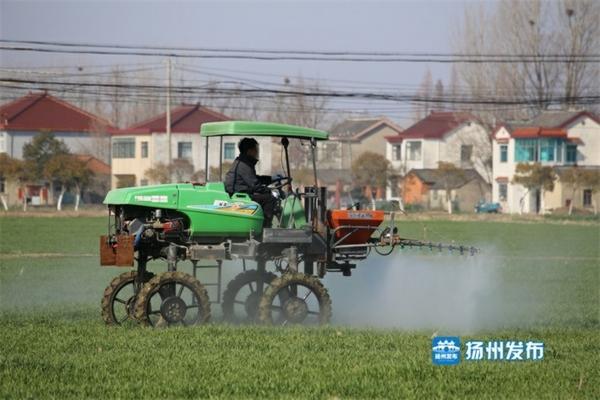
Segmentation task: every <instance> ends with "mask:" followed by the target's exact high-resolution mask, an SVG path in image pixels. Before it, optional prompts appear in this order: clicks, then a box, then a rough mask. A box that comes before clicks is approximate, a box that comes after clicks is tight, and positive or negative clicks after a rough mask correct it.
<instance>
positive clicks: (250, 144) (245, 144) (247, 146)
mask: <svg viewBox="0 0 600 400" xmlns="http://www.w3.org/2000/svg"><path fill="white" fill-rule="evenodd" d="M238 149H239V150H240V155H243V156H249V157H252V158H254V159H255V160H258V142H257V141H256V140H255V139H252V138H243V139H242V140H240V142H239V143H238Z"/></svg>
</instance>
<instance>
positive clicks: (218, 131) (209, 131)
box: [200, 121, 329, 140]
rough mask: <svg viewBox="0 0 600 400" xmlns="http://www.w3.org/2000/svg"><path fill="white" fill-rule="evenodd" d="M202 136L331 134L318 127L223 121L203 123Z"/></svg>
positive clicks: (311, 137)
mask: <svg viewBox="0 0 600 400" xmlns="http://www.w3.org/2000/svg"><path fill="white" fill-rule="evenodd" d="M200 136H205V137H211V136H272V137H281V138H284V137H286V138H294V139H307V140H327V139H328V138H329V134H328V133H327V132H324V131H319V130H317V129H311V128H304V127H301V126H295V125H285V124H276V123H273V122H254V121H223V122H208V123H205V124H202V128H201V129H200Z"/></svg>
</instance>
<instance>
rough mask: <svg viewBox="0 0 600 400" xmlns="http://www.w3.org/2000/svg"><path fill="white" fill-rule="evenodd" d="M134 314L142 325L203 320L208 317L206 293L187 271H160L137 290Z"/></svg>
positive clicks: (192, 323)
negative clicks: (138, 292) (138, 291)
mask: <svg viewBox="0 0 600 400" xmlns="http://www.w3.org/2000/svg"><path fill="white" fill-rule="evenodd" d="M135 317H136V319H137V320H138V321H140V323H141V324H142V325H146V326H154V327H163V326H171V325H184V326H188V325H198V324H202V323H205V322H208V320H209V319H210V302H209V300H208V294H207V292H206V289H205V288H204V286H203V285H202V284H201V283H200V281H198V280H197V279H196V278H194V277H193V276H192V275H190V274H187V273H185V272H181V271H173V272H171V271H170V272H163V273H161V274H159V275H156V276H155V277H154V278H152V279H150V280H149V281H148V282H147V283H146V284H145V285H144V287H143V288H142V290H141V291H140V294H139V295H138V297H137V301H136V304H135Z"/></svg>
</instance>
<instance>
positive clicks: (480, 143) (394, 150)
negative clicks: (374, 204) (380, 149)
mask: <svg viewBox="0 0 600 400" xmlns="http://www.w3.org/2000/svg"><path fill="white" fill-rule="evenodd" d="M385 139H386V154H385V155H386V158H387V159H388V160H389V161H390V162H391V163H392V167H393V168H394V169H395V170H396V171H397V176H396V177H395V178H394V179H393V181H392V182H391V184H390V185H389V187H388V189H387V195H386V197H387V199H391V200H399V199H400V198H401V197H403V196H402V194H401V189H402V186H403V184H402V177H403V176H404V175H405V174H406V173H407V172H408V171H410V170H422V169H436V168H437V167H438V165H439V162H441V161H443V162H448V163H452V164H454V165H455V166H457V167H458V168H463V169H465V168H466V169H469V168H473V169H475V170H476V171H477V172H478V173H479V175H480V176H482V177H483V178H484V180H485V181H486V182H488V183H489V182H491V179H492V173H491V157H492V154H491V153H492V145H491V142H490V136H489V133H488V130H487V128H486V127H485V126H484V125H483V124H482V123H481V122H480V121H479V120H478V119H477V118H476V117H475V116H473V115H472V114H470V113H466V112H435V111H434V112H432V113H430V114H429V115H428V116H427V117H425V118H423V119H422V120H420V121H418V122H417V123H416V124H414V125H412V126H411V127H409V128H407V129H406V130H405V131H404V132H402V133H401V134H399V135H393V136H388V137H386V138H385Z"/></svg>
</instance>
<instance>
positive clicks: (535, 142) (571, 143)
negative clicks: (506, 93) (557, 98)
mask: <svg viewBox="0 0 600 400" xmlns="http://www.w3.org/2000/svg"><path fill="white" fill-rule="evenodd" d="M534 162H539V163H541V164H542V165H547V166H552V167H555V170H556V171H557V172H558V177H559V179H558V181H557V182H556V185H555V186H556V188H555V192H556V193H540V192H539V191H534V192H529V191H528V190H527V189H526V188H524V187H523V186H521V185H518V184H515V183H513V177H514V174H515V169H516V167H517V164H519V163H534ZM574 165H577V166H580V167H592V168H595V167H597V166H599V165H600V118H599V117H598V116H597V115H595V114H593V113H590V112H588V111H546V112H543V113H541V114H539V115H538V116H537V117H535V118H533V119H532V120H530V121H520V122H510V123H505V124H501V125H499V126H498V127H497V128H496V130H495V131H494V134H493V189H492V197H493V199H494V201H497V202H500V203H501V204H502V206H503V207H502V208H503V210H504V211H506V212H509V213H515V212H525V213H529V212H532V213H536V212H546V211H549V210H552V209H557V208H561V207H567V206H568V204H570V202H571V201H573V202H574V204H576V205H578V204H581V205H584V204H589V203H590V202H591V198H590V193H591V192H590V191H589V189H588V191H586V189H584V190H583V191H581V193H579V194H578V196H579V197H580V198H578V199H571V198H570V197H571V195H570V194H569V193H571V192H572V191H571V190H569V188H563V187H562V183H561V181H560V175H561V173H562V172H563V171H564V170H565V169H566V168H568V167H571V166H574ZM584 196H585V197H586V199H585V201H584V198H583V197H584ZM588 200H589V201H588Z"/></svg>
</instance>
